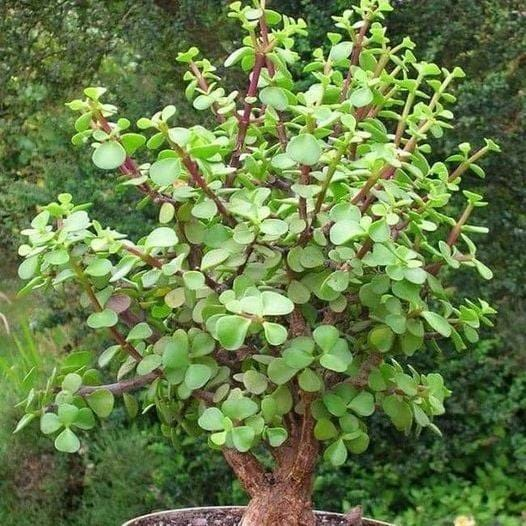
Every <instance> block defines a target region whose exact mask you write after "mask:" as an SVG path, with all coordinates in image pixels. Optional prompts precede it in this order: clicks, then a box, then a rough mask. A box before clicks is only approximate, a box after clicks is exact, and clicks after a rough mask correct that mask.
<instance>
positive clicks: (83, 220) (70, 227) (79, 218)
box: [62, 210, 91, 232]
mask: <svg viewBox="0 0 526 526" xmlns="http://www.w3.org/2000/svg"><path fill="white" fill-rule="evenodd" d="M90 225H91V222H90V220H89V216H88V213H87V212H86V211H85V210H77V211H76V212H73V213H72V214H70V215H69V216H68V217H66V219H64V224H63V225H62V230H64V232H78V231H79V230H85V229H86V228H89V226H90Z"/></svg>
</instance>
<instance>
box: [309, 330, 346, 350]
mask: <svg viewBox="0 0 526 526" xmlns="http://www.w3.org/2000/svg"><path fill="white" fill-rule="evenodd" d="M312 336H313V338H314V341H315V342H316V343H317V344H318V345H319V346H320V347H321V349H322V350H323V351H324V352H329V351H330V350H331V349H332V348H333V347H334V346H335V345H336V342H337V341H338V339H339V338H340V331H339V330H338V329H337V328H336V327H333V326H332V325H321V326H320V327H318V328H316V329H315V330H314V332H313V333H312Z"/></svg>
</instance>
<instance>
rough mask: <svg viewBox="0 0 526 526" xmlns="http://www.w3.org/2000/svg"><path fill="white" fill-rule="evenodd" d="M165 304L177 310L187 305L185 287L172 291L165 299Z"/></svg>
mask: <svg viewBox="0 0 526 526" xmlns="http://www.w3.org/2000/svg"><path fill="white" fill-rule="evenodd" d="M164 302H165V303H166V305H168V307H170V308H171V309H177V308H179V307H181V306H182V305H184V304H185V303H186V293H185V289H184V288H183V287H179V288H177V289H173V290H171V291H170V292H169V293H168V294H167V295H166V296H165V297H164Z"/></svg>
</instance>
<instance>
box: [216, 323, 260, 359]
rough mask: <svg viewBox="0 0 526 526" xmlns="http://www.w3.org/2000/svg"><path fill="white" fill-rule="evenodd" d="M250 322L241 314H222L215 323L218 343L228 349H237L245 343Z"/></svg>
mask: <svg viewBox="0 0 526 526" xmlns="http://www.w3.org/2000/svg"><path fill="white" fill-rule="evenodd" d="M251 323H252V322H251V321H250V320H249V319H247V318H244V317H242V316H235V315H233V316H223V317H222V318H221V319H220V320H219V321H218V322H217V325H216V334H217V338H218V340H219V343H220V344H221V345H222V346H223V347H224V348H225V349H227V350H229V351H235V350H237V349H239V348H240V347H241V346H242V345H243V344H244V343H245V337H246V335H247V331H248V328H249V327H250V324H251Z"/></svg>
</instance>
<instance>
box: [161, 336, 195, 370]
mask: <svg viewBox="0 0 526 526" xmlns="http://www.w3.org/2000/svg"><path fill="white" fill-rule="evenodd" d="M188 351H189V343H188V336H187V335H186V333H185V332H184V331H183V330H181V329H179V330H177V331H176V332H175V333H174V335H173V337H172V339H171V340H170V341H168V342H167V343H166V345H165V347H164V351H163V361H162V363H163V365H164V366H165V367H166V368H167V369H178V368H180V367H186V366H187V365H189V358H188Z"/></svg>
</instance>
